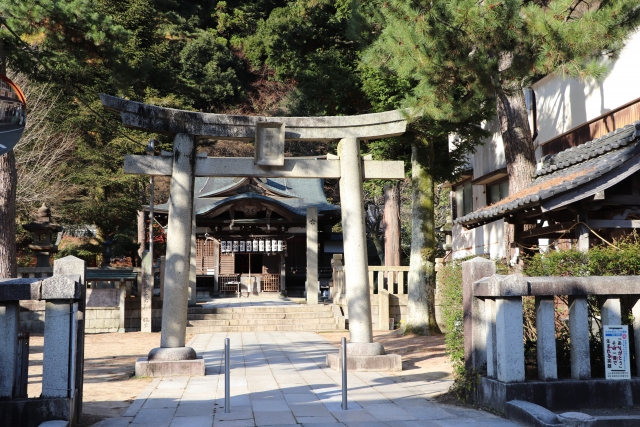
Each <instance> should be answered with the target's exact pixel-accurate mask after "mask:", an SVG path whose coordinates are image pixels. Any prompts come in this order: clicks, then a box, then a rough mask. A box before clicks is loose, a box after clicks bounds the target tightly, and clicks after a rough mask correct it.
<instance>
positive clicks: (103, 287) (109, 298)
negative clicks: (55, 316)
mask: <svg viewBox="0 0 640 427" xmlns="http://www.w3.org/2000/svg"><path fill="white" fill-rule="evenodd" d="M164 268H165V258H164V257H160V262H159V263H158V264H157V265H155V266H154V267H153V273H154V275H156V274H158V275H159V286H160V287H159V289H155V292H154V293H153V298H152V330H154V331H158V330H160V324H161V322H162V290H163V286H162V285H163V283H164ZM52 275H53V268H52V267H20V268H18V275H17V277H18V278H46V277H51V276H52ZM141 282H142V268H140V267H133V268H88V269H87V279H86V285H87V292H86V307H87V310H86V316H85V333H88V334H92V333H103V332H135V331H140V328H141V317H142V316H141V298H140V292H139V291H140V288H139V285H140V283H141ZM136 284H137V285H136ZM136 289H137V291H136ZM44 320H45V303H44V301H35V300H31V301H21V302H20V324H21V328H22V330H23V331H26V332H31V333H42V332H43V331H44V324H45V323H44Z"/></svg>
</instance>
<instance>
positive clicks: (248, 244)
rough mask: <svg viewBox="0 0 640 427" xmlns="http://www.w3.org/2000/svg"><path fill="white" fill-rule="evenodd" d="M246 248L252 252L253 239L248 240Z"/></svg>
mask: <svg viewBox="0 0 640 427" xmlns="http://www.w3.org/2000/svg"><path fill="white" fill-rule="evenodd" d="M246 250H247V252H251V240H247V246H246Z"/></svg>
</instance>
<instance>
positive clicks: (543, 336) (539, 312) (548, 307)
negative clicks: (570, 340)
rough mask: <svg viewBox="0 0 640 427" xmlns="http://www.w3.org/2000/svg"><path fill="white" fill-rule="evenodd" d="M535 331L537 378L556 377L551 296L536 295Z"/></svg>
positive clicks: (551, 378) (553, 315)
mask: <svg viewBox="0 0 640 427" xmlns="http://www.w3.org/2000/svg"><path fill="white" fill-rule="evenodd" d="M536 331H537V334H538V344H537V348H538V351H537V356H538V378H539V379H540V380H542V381H548V380H557V379H558V361H557V358H556V319H555V306H554V303H553V297H552V296H549V297H546V296H545V297H536Z"/></svg>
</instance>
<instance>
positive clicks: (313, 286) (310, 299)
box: [306, 207, 320, 305]
mask: <svg viewBox="0 0 640 427" xmlns="http://www.w3.org/2000/svg"><path fill="white" fill-rule="evenodd" d="M306 291H307V304H316V305H317V304H318V292H319V291H320V286H319V284H318V208H314V207H311V208H307V289H306Z"/></svg>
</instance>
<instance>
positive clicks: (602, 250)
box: [524, 235, 640, 276]
mask: <svg viewBox="0 0 640 427" xmlns="http://www.w3.org/2000/svg"><path fill="white" fill-rule="evenodd" d="M524 273H525V274H526V275H528V276H624V275H638V274H640V240H639V239H638V236H637V235H631V236H630V237H629V238H627V239H624V240H621V241H617V242H615V245H614V246H609V245H607V246H594V247H593V248H590V249H589V252H580V251H578V250H576V249H572V250H565V251H551V252H546V253H538V254H535V255H533V256H532V257H530V258H528V259H527V260H526V261H525V265H524Z"/></svg>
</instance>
